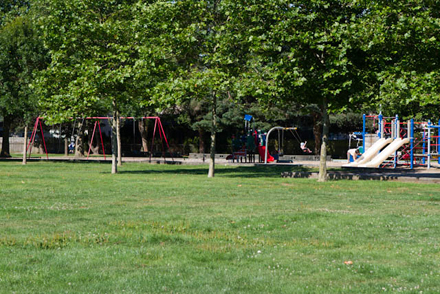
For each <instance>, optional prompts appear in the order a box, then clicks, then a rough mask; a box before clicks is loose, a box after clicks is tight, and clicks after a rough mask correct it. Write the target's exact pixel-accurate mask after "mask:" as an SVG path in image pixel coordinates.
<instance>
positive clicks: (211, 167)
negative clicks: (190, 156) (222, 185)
mask: <svg viewBox="0 0 440 294" xmlns="http://www.w3.org/2000/svg"><path fill="white" fill-rule="evenodd" d="M216 133H217V96H216V93H215V92H214V93H213V95H212V120H211V156H210V160H209V171H208V178H212V177H214V174H215V139H216Z"/></svg>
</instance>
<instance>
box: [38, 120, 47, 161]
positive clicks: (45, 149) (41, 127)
mask: <svg viewBox="0 0 440 294" xmlns="http://www.w3.org/2000/svg"><path fill="white" fill-rule="evenodd" d="M39 122H40V131H41V137H42V138H43V144H44V151H46V159H49V154H47V148H46V141H45V140H44V134H43V126H42V125H41V120H39Z"/></svg>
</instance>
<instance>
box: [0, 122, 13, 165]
mask: <svg viewBox="0 0 440 294" xmlns="http://www.w3.org/2000/svg"><path fill="white" fill-rule="evenodd" d="M10 128H11V117H10V116H8V115H6V116H5V117H4V120H3V141H2V151H1V152H0V157H11V154H10V149H9V133H10Z"/></svg>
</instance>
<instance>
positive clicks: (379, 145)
mask: <svg viewBox="0 0 440 294" xmlns="http://www.w3.org/2000/svg"><path fill="white" fill-rule="evenodd" d="M392 141H393V139H391V138H389V139H385V138H381V139H379V140H378V141H377V142H376V143H374V144H373V146H371V147H370V148H368V149H367V151H365V153H364V154H362V156H361V157H359V158H358V159H356V161H354V162H350V163H349V164H345V165H344V167H356V166H359V165H360V164H364V163H367V162H369V161H370V160H371V159H372V158H373V157H375V156H376V155H377V153H378V152H379V151H380V150H381V149H383V148H384V147H385V146H386V145H388V144H390V143H391V142H392Z"/></svg>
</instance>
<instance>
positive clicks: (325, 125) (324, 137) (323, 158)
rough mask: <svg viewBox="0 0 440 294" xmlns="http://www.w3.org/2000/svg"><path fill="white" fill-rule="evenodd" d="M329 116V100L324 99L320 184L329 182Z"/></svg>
mask: <svg viewBox="0 0 440 294" xmlns="http://www.w3.org/2000/svg"><path fill="white" fill-rule="evenodd" d="M329 124H330V121H329V116H328V110H327V98H324V103H323V105H322V143H321V156H320V163H319V176H318V182H325V181H326V180H327V142H328V132H329Z"/></svg>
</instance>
